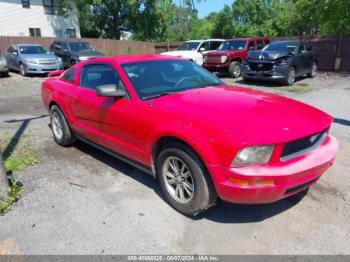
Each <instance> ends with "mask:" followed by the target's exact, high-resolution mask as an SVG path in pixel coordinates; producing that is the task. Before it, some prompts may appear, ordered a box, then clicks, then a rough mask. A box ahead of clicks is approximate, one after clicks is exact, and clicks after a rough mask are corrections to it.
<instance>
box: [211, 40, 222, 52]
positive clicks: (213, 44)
mask: <svg viewBox="0 0 350 262" xmlns="http://www.w3.org/2000/svg"><path fill="white" fill-rule="evenodd" d="M221 43H222V42H220V41H211V42H210V50H216V49H218V48H219V46H220V45H221Z"/></svg>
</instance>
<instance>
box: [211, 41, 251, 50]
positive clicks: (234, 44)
mask: <svg viewBox="0 0 350 262" xmlns="http://www.w3.org/2000/svg"><path fill="white" fill-rule="evenodd" d="M246 44H247V41H245V40H233V41H225V42H223V43H222V44H221V45H220V46H219V48H218V50H243V49H244V48H245V46H246Z"/></svg>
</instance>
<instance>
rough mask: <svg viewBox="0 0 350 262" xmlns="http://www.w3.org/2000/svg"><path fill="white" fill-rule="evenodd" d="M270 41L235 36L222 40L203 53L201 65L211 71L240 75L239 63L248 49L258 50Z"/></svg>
mask: <svg viewBox="0 0 350 262" xmlns="http://www.w3.org/2000/svg"><path fill="white" fill-rule="evenodd" d="M268 43H270V40H269V39H268V38H259V37H258V38H235V39H230V40H227V41H225V42H223V43H222V44H221V45H220V46H219V48H218V49H217V50H216V51H213V52H208V53H206V54H205V55H204V64H203V67H205V68H206V69H208V70H209V71H211V72H220V73H229V75H230V76H231V77H234V78H237V77H240V76H241V63H242V61H243V60H244V59H245V58H246V56H247V53H248V51H251V50H260V49H262V48H263V47H264V46H265V45H267V44H268Z"/></svg>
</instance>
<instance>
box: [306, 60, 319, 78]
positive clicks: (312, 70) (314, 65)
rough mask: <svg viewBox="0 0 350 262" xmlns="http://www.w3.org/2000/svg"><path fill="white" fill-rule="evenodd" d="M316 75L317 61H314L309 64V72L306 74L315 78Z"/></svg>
mask: <svg viewBox="0 0 350 262" xmlns="http://www.w3.org/2000/svg"><path fill="white" fill-rule="evenodd" d="M316 75H317V63H316V61H314V62H313V63H312V66H311V70H310V73H308V74H307V77H309V78H315V77H316Z"/></svg>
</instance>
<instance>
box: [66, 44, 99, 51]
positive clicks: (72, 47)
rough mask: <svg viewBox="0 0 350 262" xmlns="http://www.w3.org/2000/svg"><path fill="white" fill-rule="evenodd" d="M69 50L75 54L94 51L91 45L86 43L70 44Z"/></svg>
mask: <svg viewBox="0 0 350 262" xmlns="http://www.w3.org/2000/svg"><path fill="white" fill-rule="evenodd" d="M69 48H70V50H71V51H73V52H81V51H93V49H92V48H91V47H90V45H89V43H84V42H77V43H70V44H69Z"/></svg>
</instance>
